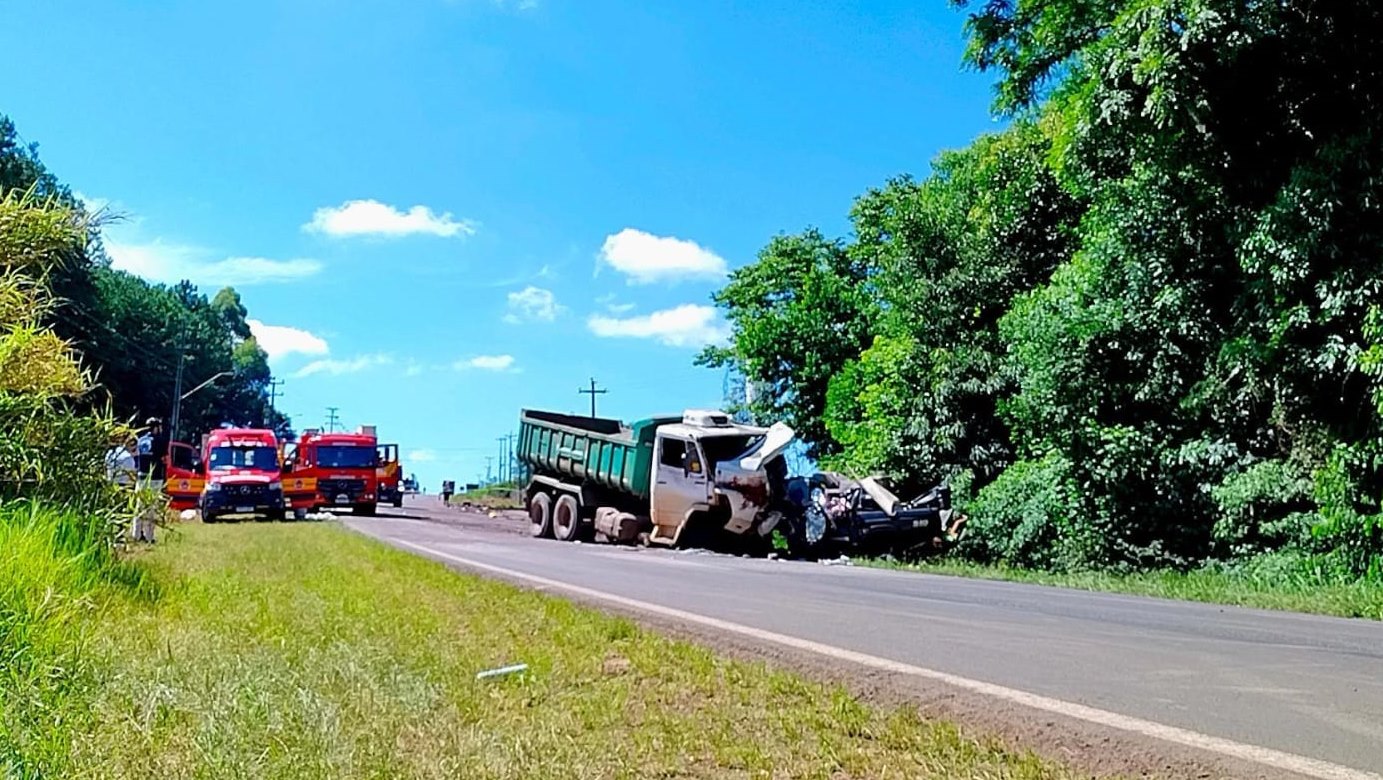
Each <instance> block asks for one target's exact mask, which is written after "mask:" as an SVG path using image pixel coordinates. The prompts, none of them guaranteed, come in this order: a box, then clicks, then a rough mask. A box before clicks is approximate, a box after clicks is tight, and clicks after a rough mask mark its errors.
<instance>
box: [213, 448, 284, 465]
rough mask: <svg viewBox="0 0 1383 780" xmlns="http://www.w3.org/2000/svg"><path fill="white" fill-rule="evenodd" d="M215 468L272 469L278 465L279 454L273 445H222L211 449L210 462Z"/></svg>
mask: <svg viewBox="0 0 1383 780" xmlns="http://www.w3.org/2000/svg"><path fill="white" fill-rule="evenodd" d="M209 465H210V466H211V468H212V469H213V470H215V469H263V470H264V471H273V470H274V469H277V468H278V467H279V454H278V451H277V450H275V449H274V448H273V447H232V446H230V445H228V444H227V445H222V446H220V447H213V448H212V450H211V462H210V464H209Z"/></svg>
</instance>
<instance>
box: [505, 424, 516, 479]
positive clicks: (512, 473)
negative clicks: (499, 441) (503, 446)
mask: <svg viewBox="0 0 1383 780" xmlns="http://www.w3.org/2000/svg"><path fill="white" fill-rule="evenodd" d="M504 438H506V439H508V440H509V452H508V455H507V457H506V459H505V461H504V462H505V463H506V464H508V467H509V479H510V480H511V481H513V482H514V483H515V485H517V484H518V481H519V459H518V458H517V457H516V456H515V455H514V440H515V439H517V438H519V437H518V434H514V433H511V434H509V435H508V436H505V437H504Z"/></svg>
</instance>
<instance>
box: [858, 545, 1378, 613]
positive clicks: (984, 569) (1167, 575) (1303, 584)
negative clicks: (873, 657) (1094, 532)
mask: <svg viewBox="0 0 1383 780" xmlns="http://www.w3.org/2000/svg"><path fill="white" fill-rule="evenodd" d="M859 563H861V564H863V565H866V566H876V567H879V568H887V569H900V570H905V571H916V572H923V573H926V574H943V575H949V576H957V577H972V578H975V579H985V580H1004V581H1008V582H1026V583H1030V584H1035V585H1052V586H1057V587H1063V588H1076V589H1079V590H1090V591H1103V592H1109V593H1127V594H1132V595H1139V596H1155V597H1159V598H1166V599H1180V600H1182V601H1203V602H1208V603H1213V604H1231V605H1235V606H1242V607H1256V608H1259V609H1275V610H1283V611H1288V612H1306V613H1312V614H1317V615H1334V616H1336V617H1350V618H1366V619H1369V620H1383V584H1371V583H1367V582H1352V583H1347V584H1345V583H1329V582H1322V581H1319V580H1317V579H1315V578H1311V577H1306V576H1303V575H1301V574H1300V573H1298V572H1292V571H1288V570H1280V571H1271V570H1268V569H1266V568H1264V569H1260V570H1257V571H1235V570H1227V571H1215V570H1209V569H1204V570H1198V571H1190V572H1175V571H1161V572H1142V573H1136V574H1109V573H1103V572H1079V573H1064V574H1061V573H1053V572H1044V571H1035V570H1031V569H1012V568H1006V567H1002V566H985V565H981V564H976V563H967V562H964V561H945V560H943V561H924V562H921V563H902V562H898V561H892V560H868V559H865V560H860V561H859Z"/></svg>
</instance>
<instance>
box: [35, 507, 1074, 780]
mask: <svg viewBox="0 0 1383 780" xmlns="http://www.w3.org/2000/svg"><path fill="white" fill-rule="evenodd" d="M140 566H141V567H142V568H143V569H144V570H145V571H147V572H148V574H149V577H150V578H151V579H152V580H153V581H155V582H157V583H159V588H158V590H157V597H156V598H155V599H152V600H151V599H150V598H147V597H139V598H137V597H134V596H132V595H129V594H127V593H125V592H124V591H112V592H111V593H109V594H108V597H107V598H106V600H105V607H104V608H103V609H100V610H94V611H92V612H90V613H88V617H89V620H90V621H92V623H91V626H90V629H91V631H90V636H91V640H90V643H89V645H90V646H89V648H88V651H87V653H86V654H85V655H86V657H87V659H88V661H89V663H90V665H91V670H90V673H89V674H87V675H84V676H83V679H84V683H83V684H82V685H80V686H77V688H76V689H75V690H72V691H69V693H68V694H67V695H66V697H65V698H63V699H61V700H60V702H59V703H61V705H62V707H63V708H64V713H63V717H62V718H60V719H55V720H50V722H49V724H48V725H49V734H48V739H49V744H50V746H51V745H62V746H65V750H63V751H60V752H52V751H49V752H46V753H44V754H43V756H44V761H43V766H30V767H29V768H31V769H40V770H43V771H42V774H43V776H45V777H84V778H85V777H147V776H158V777H163V778H181V777H216V778H221V777H245V778H250V777H254V778H258V777H287V778H299V777H303V778H306V777H466V778H473V777H474V778H547V777H551V778H563V780H566V778H571V777H629V778H642V777H712V778H720V777H820V778H845V777H869V778H881V777H899V778H901V777H983V778H1036V777H1063V776H1067V775H1066V773H1065V772H1064V770H1061V769H1060V768H1057V767H1054V766H1052V765H1051V764H1048V763H1045V762H1043V761H1041V760H1039V759H1037V758H1034V757H1032V756H1030V755H1017V754H1014V753H1011V752H1007V751H1005V750H1004V749H1002V748H1001V747H999V746H998V745H996V744H991V743H989V742H986V741H976V740H974V739H971V738H969V737H967V736H964V735H961V734H960V733H958V732H957V730H956V729H955V728H954V727H953V726H951V725H948V724H945V723H939V722H933V721H925V720H922V719H921V718H920V717H919V716H918V715H916V714H915V713H914V712H911V711H907V710H899V711H885V710H881V709H876V708H873V707H870V706H866V705H863V704H861V703H860V702H858V701H857V700H855V699H854V698H852V697H851V696H849V695H848V694H846V693H845V692H844V691H843V690H840V689H837V688H832V687H828V686H822V685H818V684H815V683H810V682H806V681H803V680H802V679H800V678H798V677H795V676H792V675H789V674H786V673H781V672H776V671H773V670H771V669H769V668H767V667H766V666H763V665H757V664H745V663H741V662H733V661H727V660H723V659H720V658H717V657H716V656H715V655H714V654H712V653H711V652H709V651H707V650H704V649H700V648H697V647H695V646H692V645H689V644H685V643H681V642H674V641H671V640H668V639H665V638H662V637H660V636H658V635H655V634H651V633H648V632H644V631H642V630H640V629H638V628H636V627H635V626H634V625H633V624H631V623H630V622H628V621H625V620H621V619H617V618H611V617H607V616H604V615H601V614H599V613H596V612H593V611H591V610H588V609H585V608H581V607H577V606H575V605H573V604H571V603H569V602H566V601H563V600H560V599H556V598H552V597H549V596H545V595H542V594H538V593H533V592H528V591H523V590H520V589H517V588H513V587H511V586H508V585H504V584H501V583H497V582H492V581H488V580H483V579H480V578H476V577H470V576H459V575H457V574H455V573H453V572H451V571H448V570H447V569H445V568H443V567H441V566H439V565H436V564H434V563H431V562H428V561H425V560H422V559H419V558H416V557H413V556H410V555H407V554H405V553H402V552H399V551H396V550H393V549H390V548H387V547H385V546H383V545H380V544H377V543H375V542H372V541H370V540H367V539H364V538H362V537H359V536H356V535H353V534H351V533H350V532H348V531H346V530H344V529H342V528H340V527H339V526H336V525H334V524H240V525H225V526H203V525H200V524H188V525H185V526H183V527H181V528H180V529H179V531H178V532H177V534H176V535H175V536H174V535H170V536H168V537H165V538H164V540H162V541H161V542H160V546H159V547H158V548H157V549H156V550H154V551H152V552H150V553H149V554H147V555H146V556H145V557H144V558H143V559H142V560H141V561H140ZM142 592H147V589H146V590H145V591H142ZM514 662H524V663H527V664H529V665H530V672H529V673H528V674H524V675H515V676H511V677H507V678H502V679H496V680H490V681H484V682H477V681H475V679H474V676H475V673H476V672H477V671H480V670H483V669H488V668H492V667H496V666H501V665H504V664H509V663H514ZM55 701H58V700H55Z"/></svg>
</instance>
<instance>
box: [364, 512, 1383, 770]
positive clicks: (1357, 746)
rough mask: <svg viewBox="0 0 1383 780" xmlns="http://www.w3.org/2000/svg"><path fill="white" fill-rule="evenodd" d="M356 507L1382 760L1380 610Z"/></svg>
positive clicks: (1357, 758) (1046, 683)
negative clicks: (1190, 597)
mask: <svg viewBox="0 0 1383 780" xmlns="http://www.w3.org/2000/svg"><path fill="white" fill-rule="evenodd" d="M414 511H415V512H416V511H423V512H427V511H428V510H427V509H426V508H425V507H422V508H415V510H414ZM346 522H347V524H348V525H350V526H351V527H353V528H355V529H356V530H358V531H361V532H363V533H366V534H369V535H371V536H375V537H377V538H379V539H381V540H384V541H386V542H391V543H394V544H396V545H397V546H401V547H404V548H405V549H408V550H410V551H412V552H417V553H420V554H428V555H432V556H433V557H438V558H441V559H444V560H448V561H450V562H451V563H453V564H457V565H463V566H464V565H466V564H468V563H470V564H478V565H479V566H482V567H495V568H494V569H491V570H489V571H490V573H495V569H503V570H505V571H507V572H516V573H519V574H526V575H530V576H538V577H542V578H545V579H547V580H552V581H556V582H560V583H565V584H569V585H574V586H577V587H580V588H585V589H590V590H594V591H600V592H601V593H609V594H614V595H616V596H618V597H623V598H625V599H636V600H638V601H641V602H647V603H649V604H654V605H658V606H661V607H665V608H671V609H674V610H681V611H685V612H688V613H694V614H695V615H699V616H705V617H707V618H710V619H714V620H716V621H728V622H731V623H734V624H736V625H740V626H749V627H752V628H754V629H758V630H761V631H765V632H774V634H775V635H783V636H786V637H792V638H797V639H801V640H806V641H809V642H812V643H819V644H820V645H823V646H827V647H830V648H839V649H841V650H843V651H846V652H847V653H848V652H853V653H860V654H868V655H869V656H871V657H877V658H881V659H888V660H891V661H897V662H901V663H903V664H910V665H915V666H917V667H922V668H925V669H927V670H935V671H937V672H940V673H943V674H946V675H956V676H959V677H961V678H965V679H968V680H975V681H981V682H983V683H988V684H993V685H995V686H1003V687H1004V688H1005V689H1013V690H1017V691H1020V692H1026V693H1029V694H1036V695H1038V696H1040V697H1050V698H1051V699H1055V700H1059V701H1060V702H1066V703H1071V704H1073V705H1076V706H1085V707H1091V708H1098V709H1099V710H1101V711H1106V712H1110V713H1115V714H1118V715H1124V716H1131V717H1132V718H1137V719H1140V721H1148V722H1152V723H1153V724H1162V725H1166V726H1171V727H1175V728H1177V729H1182V730H1187V731H1189V732H1194V733H1195V734H1199V735H1207V736H1209V737H1211V738H1216V739H1220V740H1230V741H1233V742H1234V743H1241V744H1243V745H1246V746H1258V747H1262V748H1268V749H1271V750H1274V751H1282V752H1284V753H1287V754H1291V755H1294V756H1302V757H1307V758H1309V759H1317V760H1320V761H1323V762H1329V763H1330V764H1334V765H1338V767H1339V768H1341V769H1343V768H1352V769H1354V770H1363V771H1364V772H1365V773H1368V772H1372V773H1379V774H1383V624H1380V623H1374V622H1369V621H1357V620H1343V619H1336V618H1326V617H1316V616H1309V615H1297V614H1291V613H1281V612H1267V611H1260V610H1249V609H1240V608H1234V607H1222V606H1216V605H1207V604H1196V603H1184V602H1173V601H1165V600H1160V599H1149V598H1141V597H1134V596H1120V595H1112V594H1101V593H1088V592H1083V591H1073V590H1063V589H1058V588H1049V587H1041V586H1032V585H1023V584H1017V583H1002V582H985V581H977V580H966V579H960V578H951V577H939V576H931V575H921V574H915V573H906V572H891V571H881V570H875V569H868V568H859V567H846V566H834V567H833V566H823V565H821V564H815V563H804V562H785V561H771V560H753V559H742V558H732V557H726V556H719V555H711V554H696V553H691V554H688V553H685V552H678V551H664V550H648V549H640V548H616V547H609V546H602V545H590V544H587V545H574V544H566V543H561V542H555V541H542V540H535V539H529V538H527V537H526V536H523V535H520V534H506V533H496V532H493V531H491V532H485V531H483V530H478V529H476V528H467V527H458V526H455V525H444V524H440V523H437V522H429V521H423V520H409V519H402V518H387V517H383V518H376V519H363V518H355V519H349V520H347V521H346ZM473 568H474V567H473ZM1278 768H1279V769H1280V768H1281V767H1278ZM1333 771H1334V770H1333V769H1332V768H1331V767H1329V766H1326V767H1325V768H1324V769H1322V770H1321V771H1320V772H1319V773H1317V776H1320V777H1360V776H1367V775H1365V774H1353V775H1352V774H1349V773H1347V772H1346V773H1345V774H1339V773H1336V774H1331V773H1332V772H1333Z"/></svg>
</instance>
